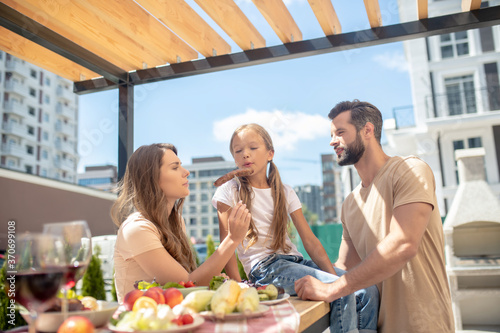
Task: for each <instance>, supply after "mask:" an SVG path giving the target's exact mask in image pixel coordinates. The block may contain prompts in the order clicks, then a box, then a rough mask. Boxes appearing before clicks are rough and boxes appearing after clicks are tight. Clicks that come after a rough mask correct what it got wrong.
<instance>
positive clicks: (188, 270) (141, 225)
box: [111, 144, 251, 303]
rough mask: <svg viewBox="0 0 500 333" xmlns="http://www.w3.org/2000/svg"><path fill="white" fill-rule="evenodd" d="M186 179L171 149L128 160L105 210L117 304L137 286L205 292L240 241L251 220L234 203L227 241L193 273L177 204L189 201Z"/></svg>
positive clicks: (160, 147)
mask: <svg viewBox="0 0 500 333" xmlns="http://www.w3.org/2000/svg"><path fill="white" fill-rule="evenodd" d="M188 175H189V171H187V170H186V169H184V168H183V167H182V166H181V162H180V160H179V158H178V157H177V149H176V148H175V147H174V146H173V145H171V144H152V145H149V146H142V147H139V148H138V149H137V150H136V151H135V152H134V153H133V154H132V156H131V157H130V159H129V161H128V163H127V168H126V171H125V175H124V177H123V180H122V182H121V184H120V194H119V196H118V199H117V200H116V202H115V203H114V204H113V207H112V208H111V217H112V219H113V222H114V223H115V224H116V225H117V226H118V227H119V229H118V235H117V239H116V245H115V253H114V262H115V284H116V291H117V296H118V301H119V302H120V303H122V302H123V298H124V296H125V295H126V294H127V292H129V291H131V290H133V289H134V283H135V281H138V280H145V281H149V282H150V281H152V280H153V279H156V281H157V282H158V283H160V284H165V283H166V282H179V281H195V282H196V283H197V284H198V285H207V286H208V284H209V282H210V279H211V278H212V277H213V276H214V275H218V274H220V272H221V270H222V269H223V267H224V265H225V264H226V263H227V261H228V260H229V259H230V258H231V256H233V255H234V251H235V249H236V246H237V245H238V243H241V241H242V240H243V238H244V237H245V233H246V230H247V229H248V227H249V223H250V220H251V215H250V213H249V212H248V209H247V208H246V207H245V205H244V204H242V203H238V204H237V205H236V206H235V209H234V213H233V212H231V214H230V216H229V218H228V220H229V222H228V223H229V231H228V236H227V238H226V239H224V241H222V242H221V244H220V246H219V247H218V248H217V250H216V251H215V253H214V254H213V255H212V256H210V258H208V259H207V260H206V261H205V262H204V263H203V264H202V265H201V266H200V267H198V268H196V264H195V260H194V254H193V252H192V250H191V246H190V245H189V241H188V238H187V236H186V233H185V231H186V230H185V225H184V220H183V219H182V216H181V212H182V204H183V201H184V199H183V198H184V197H186V196H188V195H189V187H188V179H187V177H188Z"/></svg>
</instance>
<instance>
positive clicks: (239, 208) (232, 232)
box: [228, 201, 252, 243]
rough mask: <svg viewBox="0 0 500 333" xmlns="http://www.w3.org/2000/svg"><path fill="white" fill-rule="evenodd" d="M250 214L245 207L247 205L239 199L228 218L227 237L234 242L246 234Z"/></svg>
mask: <svg viewBox="0 0 500 333" xmlns="http://www.w3.org/2000/svg"><path fill="white" fill-rule="evenodd" d="M251 219H252V214H250V212H249V211H248V209H247V206H246V205H245V204H243V203H242V202H241V201H240V202H238V203H237V204H236V206H234V207H233V209H232V210H231V214H229V219H228V237H230V238H231V239H233V240H234V241H236V242H238V243H239V242H241V241H242V240H243V238H245V235H246V234H247V231H248V227H249V226H250V220H251Z"/></svg>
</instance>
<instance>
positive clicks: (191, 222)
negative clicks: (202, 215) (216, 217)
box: [189, 217, 197, 225]
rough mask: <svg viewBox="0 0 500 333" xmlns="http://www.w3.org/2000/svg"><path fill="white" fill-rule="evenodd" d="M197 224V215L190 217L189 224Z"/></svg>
mask: <svg viewBox="0 0 500 333" xmlns="http://www.w3.org/2000/svg"><path fill="white" fill-rule="evenodd" d="M196 224H197V221H196V218H195V217H192V218H190V219H189V225H196Z"/></svg>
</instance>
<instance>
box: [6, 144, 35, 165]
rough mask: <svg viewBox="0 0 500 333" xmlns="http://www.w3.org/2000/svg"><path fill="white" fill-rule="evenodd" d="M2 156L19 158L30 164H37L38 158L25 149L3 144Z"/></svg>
mask: <svg viewBox="0 0 500 333" xmlns="http://www.w3.org/2000/svg"><path fill="white" fill-rule="evenodd" d="M1 154H2V155H4V156H13V157H17V158H20V159H22V160H23V161H24V162H28V163H35V162H36V157H35V155H34V154H28V152H27V151H26V148H25V147H22V146H20V145H16V144H7V143H3V144H2V152H1Z"/></svg>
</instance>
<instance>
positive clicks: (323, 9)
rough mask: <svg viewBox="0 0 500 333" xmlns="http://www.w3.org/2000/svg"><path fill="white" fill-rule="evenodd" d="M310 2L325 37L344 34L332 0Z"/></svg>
mask: <svg viewBox="0 0 500 333" xmlns="http://www.w3.org/2000/svg"><path fill="white" fill-rule="evenodd" d="M308 2H309V6H311V9H312V10H313V12H314V15H315V16H316V19H317V20H318V22H319V25H320V26H321V29H323V32H324V33H325V36H329V35H335V34H340V33H342V27H341V25H340V21H339V18H338V17H337V13H336V12H335V9H334V8H333V4H332V1H331V0H308Z"/></svg>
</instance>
